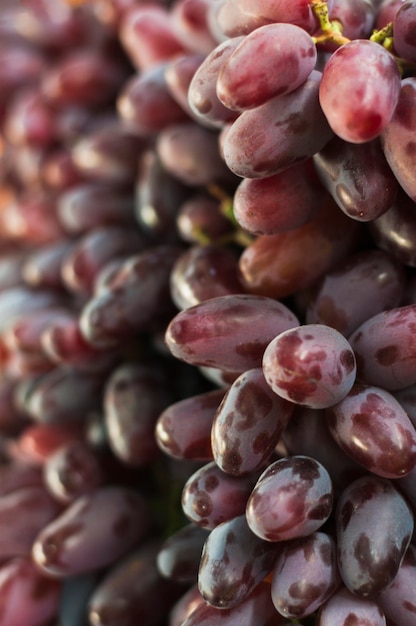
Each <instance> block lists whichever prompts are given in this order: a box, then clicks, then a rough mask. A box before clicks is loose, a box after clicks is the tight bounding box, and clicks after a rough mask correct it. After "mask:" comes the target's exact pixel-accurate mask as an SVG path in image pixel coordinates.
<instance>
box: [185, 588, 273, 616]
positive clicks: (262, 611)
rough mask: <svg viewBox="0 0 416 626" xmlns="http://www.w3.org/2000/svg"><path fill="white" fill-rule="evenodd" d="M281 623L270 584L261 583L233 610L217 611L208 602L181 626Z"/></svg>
mask: <svg viewBox="0 0 416 626" xmlns="http://www.w3.org/2000/svg"><path fill="white" fill-rule="evenodd" d="M280 622H281V620H280V619H279V618H278V616H277V614H276V609H275V607H274V605H273V603H272V600H271V597H270V584H268V583H266V582H261V583H260V584H259V585H257V587H256V588H255V589H254V591H252V592H251V594H250V595H249V596H248V597H247V598H245V599H244V600H243V601H242V602H241V603H240V604H238V605H237V606H236V607H233V608H231V609H217V608H215V607H212V606H210V605H209V604H208V603H206V602H204V603H201V604H198V606H197V607H196V608H195V610H194V611H193V612H192V613H191V614H190V615H189V616H188V617H187V619H186V620H185V621H184V622H183V624H181V626H241V624H244V623H246V624H256V626H278V624H279V623H280Z"/></svg>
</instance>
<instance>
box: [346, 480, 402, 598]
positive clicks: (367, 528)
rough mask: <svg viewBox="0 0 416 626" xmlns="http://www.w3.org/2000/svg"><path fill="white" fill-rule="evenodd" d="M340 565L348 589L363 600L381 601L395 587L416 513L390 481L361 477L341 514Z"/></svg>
mask: <svg viewBox="0 0 416 626" xmlns="http://www.w3.org/2000/svg"><path fill="white" fill-rule="evenodd" d="M335 520H336V537H337V545H338V564H339V568H340V573H341V576H342V579H343V581H344V584H345V586H346V587H347V588H348V589H349V590H350V591H352V593H354V594H355V595H357V596H359V597H361V598H369V599H373V598H377V596H378V594H380V593H381V592H382V591H383V590H384V589H387V587H389V585H391V584H392V583H393V581H394V579H395V578H396V576H397V573H398V570H399V568H400V564H401V562H402V560H403V557H404V555H405V552H406V549H407V547H408V545H409V543H410V539H411V536H412V532H413V526H414V520H413V514H412V512H411V509H410V507H409V505H408V503H407V502H406V500H405V499H404V498H403V496H402V495H401V494H400V493H399V491H398V490H397V489H396V488H395V487H394V486H393V483H392V482H391V481H389V480H388V479H386V478H380V477H378V476H373V475H371V474H369V475H367V476H363V477H362V478H358V479H357V480H355V481H353V482H352V483H350V485H348V486H347V487H346V488H345V490H344V491H343V493H342V494H341V496H340V498H339V500H338V503H337V507H336V510H335Z"/></svg>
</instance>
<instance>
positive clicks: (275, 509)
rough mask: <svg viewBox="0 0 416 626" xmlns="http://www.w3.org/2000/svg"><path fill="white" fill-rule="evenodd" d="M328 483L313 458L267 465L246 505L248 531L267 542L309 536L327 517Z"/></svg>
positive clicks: (329, 503)
mask: <svg viewBox="0 0 416 626" xmlns="http://www.w3.org/2000/svg"><path fill="white" fill-rule="evenodd" d="M332 503H333V489H332V482H331V479H330V477H329V474H328V472H327V471H326V469H325V468H324V467H323V465H321V464H320V463H318V461H316V460H315V459H312V458H310V457H304V456H301V455H299V456H293V457H290V456H289V457H286V458H284V459H279V460H277V461H275V462H274V463H272V464H271V465H269V466H268V467H267V468H266V469H265V470H264V472H263V473H262V474H261V476H260V478H259V479H258V481H257V483H256V486H255V487H254V489H253V491H252V493H251V495H250V497H249V499H248V501H247V507H246V516H247V521H248V525H249V526H250V528H251V530H252V531H253V532H254V533H255V534H256V535H258V536H259V537H260V538H261V539H266V540H267V541H284V540H286V539H295V538H297V537H303V536H306V535H309V534H310V533H312V532H315V531H316V530H318V529H319V528H320V527H321V526H322V525H323V524H324V522H325V521H326V520H327V519H328V517H329V515H330V513H331V510H332Z"/></svg>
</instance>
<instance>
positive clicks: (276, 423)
mask: <svg viewBox="0 0 416 626" xmlns="http://www.w3.org/2000/svg"><path fill="white" fill-rule="evenodd" d="M293 409H294V405H293V404H292V403H291V402H288V401H286V400H284V399H282V398H279V396H277V395H276V394H275V393H273V391H272V390H271V389H270V387H269V385H268V384H267V383H266V381H265V379H264V375H263V371H262V369H261V368H260V367H259V368H255V369H252V370H248V371H247V372H244V374H241V376H239V377H238V378H237V379H236V380H235V381H234V383H233V384H232V385H231V387H230V388H229V389H228V391H227V392H226V394H225V396H224V398H223V400H222V402H221V404H220V405H219V407H218V409H217V412H216V415H215V419H214V421H213V425H212V434H211V442H212V451H213V455H214V459H215V461H216V463H217V465H218V466H219V467H220V469H222V470H223V471H224V472H227V473H228V474H233V475H234V476H240V475H243V474H247V473H250V472H254V471H256V470H259V469H261V468H262V467H263V466H264V464H265V463H266V461H267V460H268V459H269V458H270V457H271V455H272V453H273V451H274V449H275V447H276V445H277V443H278V441H279V439H280V436H281V434H282V432H283V430H284V428H285V427H286V425H287V423H288V421H289V420H290V417H291V415H292V412H293Z"/></svg>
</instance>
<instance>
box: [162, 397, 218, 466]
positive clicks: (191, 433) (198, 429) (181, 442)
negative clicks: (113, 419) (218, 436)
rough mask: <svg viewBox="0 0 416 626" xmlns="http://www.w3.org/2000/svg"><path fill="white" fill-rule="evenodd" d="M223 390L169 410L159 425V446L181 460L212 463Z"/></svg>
mask: <svg viewBox="0 0 416 626" xmlns="http://www.w3.org/2000/svg"><path fill="white" fill-rule="evenodd" d="M224 393H225V392H224V391H223V390H222V389H214V390H213V391H207V392H205V393H202V394H198V395H197V396H191V397H189V398H185V399H184V400H179V401H178V402H175V403H174V404H171V405H170V406H168V407H167V408H166V409H165V410H164V411H162V413H161V414H160V415H159V417H158V419H157V422H156V429H155V436H156V443H157V444H158V446H159V447H160V448H161V449H162V450H163V452H164V453H165V454H168V455H169V456H171V457H173V458H177V459H193V460H198V461H211V460H212V458H213V456H212V448H211V430H212V423H213V421H214V417H215V413H216V410H217V408H218V406H219V404H220V402H221V400H222V399H223V397H224Z"/></svg>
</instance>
